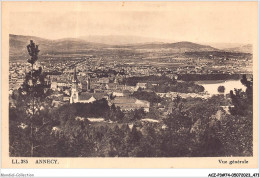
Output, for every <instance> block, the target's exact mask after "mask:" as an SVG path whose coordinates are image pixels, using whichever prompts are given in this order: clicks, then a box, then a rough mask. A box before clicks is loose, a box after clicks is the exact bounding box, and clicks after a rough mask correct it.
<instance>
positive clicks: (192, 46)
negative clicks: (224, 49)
mask: <svg viewBox="0 0 260 178" xmlns="http://www.w3.org/2000/svg"><path fill="white" fill-rule="evenodd" d="M132 47H133V48H137V49H156V48H157V49H175V50H177V51H178V52H191V51H216V50H218V49H216V48H213V47H211V46H208V45H200V44H197V43H192V42H187V41H182V42H176V43H151V44H139V45H135V46H132Z"/></svg>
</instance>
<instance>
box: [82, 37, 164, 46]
mask: <svg viewBox="0 0 260 178" xmlns="http://www.w3.org/2000/svg"><path fill="white" fill-rule="evenodd" d="M80 39H82V40H84V41H87V42H92V43H102V44H107V45H129V44H144V43H154V42H166V41H165V40H164V39H156V38H148V37H141V36H123V35H103V36H102V35H90V36H84V37H80Z"/></svg>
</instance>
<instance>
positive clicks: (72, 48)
mask: <svg viewBox="0 0 260 178" xmlns="http://www.w3.org/2000/svg"><path fill="white" fill-rule="evenodd" d="M30 40H34V41H35V43H36V44H39V48H40V50H41V54H42V55H44V54H56V53H67V54H68V53H77V52H81V53H82V52H83V53H84V52H86V53H87V51H89V50H111V49H121V50H123V49H126V48H127V49H130V50H148V51H149V50H152V51H155V50H168V51H171V52H176V53H182V52H194V51H217V50H219V49H217V48H214V47H212V46H209V45H202V44H197V43H192V42H187V41H183V42H174V43H165V42H160V41H153V39H149V38H141V37H140V38H139V39H138V38H137V37H131V36H130V37H123V36H91V37H81V38H63V39H58V40H49V39H44V38H39V37H34V36H23V35H14V34H10V35H9V46H10V48H9V54H10V56H17V55H19V56H21V55H26V54H27V49H26V46H27V45H28V44H29V42H30ZM250 48H252V46H250V45H247V46H239V47H237V48H229V49H227V51H232V52H248V51H249V52H250ZM251 51H252V50H251Z"/></svg>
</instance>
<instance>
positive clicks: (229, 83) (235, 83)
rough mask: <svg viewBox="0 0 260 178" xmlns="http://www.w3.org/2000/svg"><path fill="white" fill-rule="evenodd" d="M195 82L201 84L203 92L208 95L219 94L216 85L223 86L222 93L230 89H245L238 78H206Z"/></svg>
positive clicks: (226, 92)
mask: <svg viewBox="0 0 260 178" xmlns="http://www.w3.org/2000/svg"><path fill="white" fill-rule="evenodd" d="M195 83H196V84H199V85H202V86H203V87H204V88H205V92H207V93H209V94H210V95H215V94H219V92H218V87H219V86H224V87H225V92H224V94H228V93H229V92H230V90H234V89H235V88H237V89H242V90H243V91H245V90H246V87H245V86H244V85H243V84H242V83H241V82H240V80H214V81H213V80H207V81H197V82H195Z"/></svg>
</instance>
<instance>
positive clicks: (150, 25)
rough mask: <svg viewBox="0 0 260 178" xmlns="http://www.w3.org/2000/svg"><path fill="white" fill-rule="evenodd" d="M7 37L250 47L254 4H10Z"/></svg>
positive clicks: (6, 9)
mask: <svg viewBox="0 0 260 178" xmlns="http://www.w3.org/2000/svg"><path fill="white" fill-rule="evenodd" d="M2 7H3V12H4V13H6V14H8V15H7V17H8V20H9V21H8V23H9V24H8V28H9V33H10V34H17V35H30V36H37V37H42V38H47V39H60V38H77V37H82V36H89V35H91V36H95V35H102V36H103V35H104V36H107V35H113V36H116V35H120V36H141V37H148V38H155V39H162V41H163V40H164V41H167V42H176V41H191V42H200V43H205V42H209V43H250V42H251V41H252V40H253V39H254V38H255V37H256V36H255V35H256V34H257V8H258V7H257V3H256V2H164V3H163V2H77V3H76V2H66V3H64V2H63V3H62V2H56V3H54V2H23V3H22V2H19V3H15V2H9V3H6V4H4V5H2Z"/></svg>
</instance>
